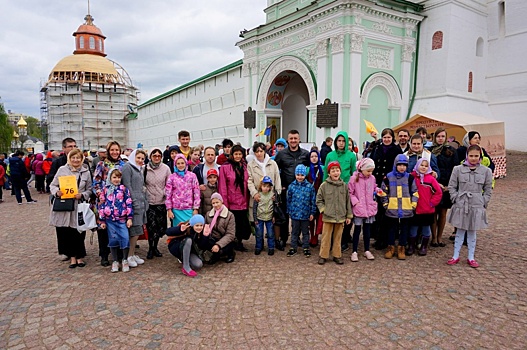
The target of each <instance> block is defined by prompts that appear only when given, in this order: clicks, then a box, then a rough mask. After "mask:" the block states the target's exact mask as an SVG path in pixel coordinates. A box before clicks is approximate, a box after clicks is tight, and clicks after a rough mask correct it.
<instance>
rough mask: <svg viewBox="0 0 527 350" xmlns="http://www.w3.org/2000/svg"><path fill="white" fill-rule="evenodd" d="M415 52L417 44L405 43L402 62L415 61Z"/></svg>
mask: <svg viewBox="0 0 527 350" xmlns="http://www.w3.org/2000/svg"><path fill="white" fill-rule="evenodd" d="M414 52H415V44H414V43H405V44H403V54H402V61H403V62H412V61H413V53H414Z"/></svg>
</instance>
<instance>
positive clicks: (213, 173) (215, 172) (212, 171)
mask: <svg viewBox="0 0 527 350" xmlns="http://www.w3.org/2000/svg"><path fill="white" fill-rule="evenodd" d="M211 175H216V176H218V170H216V169H210V170H209V171H207V178H209V176H211Z"/></svg>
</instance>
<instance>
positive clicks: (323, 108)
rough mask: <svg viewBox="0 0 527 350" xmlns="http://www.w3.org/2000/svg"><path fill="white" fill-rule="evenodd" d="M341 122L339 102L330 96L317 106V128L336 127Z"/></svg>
mask: <svg viewBox="0 0 527 350" xmlns="http://www.w3.org/2000/svg"><path fill="white" fill-rule="evenodd" d="M338 123H339V104H338V103H331V100H330V99H329V98H326V99H325V100H324V103H322V104H319V105H318V106H317V128H335V127H337V126H338Z"/></svg>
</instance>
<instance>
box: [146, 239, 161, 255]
mask: <svg viewBox="0 0 527 350" xmlns="http://www.w3.org/2000/svg"><path fill="white" fill-rule="evenodd" d="M158 243H159V238H153V239H151V240H150V239H149V240H148V253H146V258H147V259H153V258H154V256H155V257H158V258H160V257H162V256H163V254H161V252H160V251H159V250H158V249H157V244H158Z"/></svg>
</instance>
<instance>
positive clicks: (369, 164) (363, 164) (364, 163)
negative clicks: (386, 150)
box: [356, 157, 375, 172]
mask: <svg viewBox="0 0 527 350" xmlns="http://www.w3.org/2000/svg"><path fill="white" fill-rule="evenodd" d="M356 164H357V171H359V172H361V171H362V170H369V169H375V162H374V161H373V159H371V158H368V157H365V158H362V159H361V160H359V161H358V162H357V163H356Z"/></svg>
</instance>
